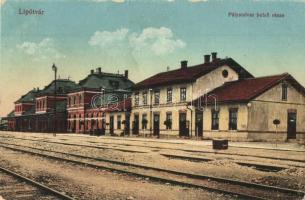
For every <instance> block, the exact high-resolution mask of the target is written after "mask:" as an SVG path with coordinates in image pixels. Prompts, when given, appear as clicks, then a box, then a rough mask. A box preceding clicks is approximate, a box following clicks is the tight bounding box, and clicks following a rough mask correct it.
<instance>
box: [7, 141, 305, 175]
mask: <svg viewBox="0 0 305 200" xmlns="http://www.w3.org/2000/svg"><path fill="white" fill-rule="evenodd" d="M12 138H13V139H17V140H28V141H34V142H44V143H50V144H60V145H67V146H76V147H89V148H95V149H114V150H117V149H119V151H125V152H134V153H146V152H144V151H135V150H125V149H121V148H112V147H105V146H94V145H83V144H73V143H66V142H54V141H46V140H34V139H27V138H15V137H12ZM93 143H95V142H93ZM124 145H125V146H138V145H129V144H127V145H126V144H124ZM143 147H144V146H143ZM148 148H151V147H149V146H148ZM154 148H155V147H154ZM156 148H158V147H156ZM160 148H161V149H162V147H160ZM163 149H165V148H163ZM166 149H172V148H166ZM184 151H187V150H184ZM220 153H221V152H220ZM160 155H163V156H165V157H168V158H170V159H180V160H188V161H192V162H209V161H213V160H214V159H212V158H202V157H194V156H180V155H174V154H165V153H160ZM268 158H269V157H268ZM275 159H276V158H275ZM285 160H286V159H285ZM291 160H292V159H290V161H291ZM293 161H294V162H300V160H297V161H296V160H293ZM234 162H235V163H236V164H238V165H241V166H246V167H252V168H254V169H256V170H259V171H265V172H278V171H281V170H284V169H287V167H284V166H278V165H265V164H258V163H253V162H241V161H234ZM304 163H305V161H304ZM289 166H292V167H301V166H299V165H293V164H289Z"/></svg>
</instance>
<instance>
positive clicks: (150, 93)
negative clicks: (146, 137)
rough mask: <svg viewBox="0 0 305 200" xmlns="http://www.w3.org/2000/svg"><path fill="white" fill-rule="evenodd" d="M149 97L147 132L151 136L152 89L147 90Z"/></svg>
mask: <svg viewBox="0 0 305 200" xmlns="http://www.w3.org/2000/svg"><path fill="white" fill-rule="evenodd" d="M149 95H150V106H149V110H150V111H149V115H150V116H149V118H150V120H149V131H150V136H152V89H149Z"/></svg>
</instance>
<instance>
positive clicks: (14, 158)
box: [0, 148, 232, 200]
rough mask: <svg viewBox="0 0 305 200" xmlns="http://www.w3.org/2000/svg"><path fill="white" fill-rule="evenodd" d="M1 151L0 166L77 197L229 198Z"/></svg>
mask: <svg viewBox="0 0 305 200" xmlns="http://www.w3.org/2000/svg"><path fill="white" fill-rule="evenodd" d="M0 150H1V152H2V153H3V154H2V156H1V158H0V165H2V166H9V167H10V168H12V169H14V170H16V171H18V172H20V173H22V174H23V175H25V176H28V177H31V178H34V179H35V180H36V181H39V182H42V183H44V184H47V185H49V186H51V187H53V188H56V189H59V190H62V191H65V193H66V194H68V195H71V196H74V197H77V199H86V200H87V199H117V200H119V199H122V200H123V199H126V200H127V199H128V200H132V199H143V200H154V199H156V200H157V199H173V200H174V199H219V200H221V199H232V197H228V196H224V195H221V194H215V193H210V192H207V191H204V190H199V189H190V188H184V187H179V186H171V185H167V184H158V183H152V182H150V181H149V180H145V179H140V178H135V177H131V176H127V175H122V174H116V173H113V172H108V171H105V170H96V169H91V168H84V167H79V166H76V165H71V164H67V163H60V162H55V161H52V160H48V159H44V158H38V157H35V156H29V155H26V154H21V153H16V152H13V151H10V150H6V149H3V148H0Z"/></svg>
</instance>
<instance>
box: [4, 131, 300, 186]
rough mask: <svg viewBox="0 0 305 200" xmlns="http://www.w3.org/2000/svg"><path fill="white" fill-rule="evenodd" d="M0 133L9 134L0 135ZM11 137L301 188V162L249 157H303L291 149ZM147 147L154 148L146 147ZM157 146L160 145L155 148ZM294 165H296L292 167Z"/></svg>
mask: <svg viewBox="0 0 305 200" xmlns="http://www.w3.org/2000/svg"><path fill="white" fill-rule="evenodd" d="M0 135H9V134H3V133H1V134H0ZM13 136H14V137H26V138H31V139H35V140H36V139H37V140H39V139H45V140H47V139H48V140H50V141H51V140H52V141H58V142H66V143H75V144H86V145H95V146H97V145H98V146H104V147H111V148H114V149H93V148H85V147H75V146H65V145H60V144H48V143H41V142H33V141H21V140H10V139H2V138H1V141H3V142H6V141H7V142H10V143H15V144H22V145H27V146H32V147H37V148H43V149H50V150H56V151H63V152H69V153H76V154H81V155H86V156H92V157H102V158H107V159H111V160H118V161H124V162H130V163H137V164H143V165H148V166H153V167H160V168H166V169H172V170H178V171H183V172H190V173H196V174H202V175H211V176H217V177H223V178H233V179H239V180H244V181H250V182H255V183H262V184H267V185H273V186H281V187H288V188H291V189H299V190H305V179H304V171H305V163H299V162H292V161H279V160H274V159H265V158H256V157H253V156H270V157H273V158H290V159H298V160H305V153H304V152H295V151H276V150H266V149H251V148H249V149H246V148H237V147H230V148H229V149H228V150H226V151H221V152H225V153H229V154H231V155H221V154H214V153H198V152H196V153H191V152H185V151H181V150H174V148H179V149H186V150H197V151H208V152H215V151H214V150H212V149H211V147H210V146H206V145H202V146H198V145H190V144H184V143H182V144H176V143H173V142H170V141H166V140H158V141H157V142H152V141H149V140H144V141H142V140H141V141H131V140H122V139H121V138H119V139H117V138H113V139H111V138H107V137H105V138H104V137H88V136H81V137H76V136H72V137H69V135H57V137H53V136H52V135H48V134H29V133H17V134H15V133H14V134H13ZM126 145H140V146H144V147H139V146H126ZM150 146H153V147H156V148H150ZM157 147H160V148H159V149H157ZM115 148H120V149H128V150H138V151H145V152H147V153H128V152H121V151H117V150H115ZM162 148H172V149H162ZM160 153H166V154H175V155H183V156H196V157H203V158H212V159H214V160H213V161H209V162H191V161H186V160H177V159H169V158H166V157H164V156H162V155H160ZM215 153H217V152H215ZM235 154H244V155H248V156H237V155H235ZM234 161H244V162H246V161H247V162H252V163H258V164H259V163H260V164H265V165H267V164H273V165H279V166H284V167H287V169H286V170H282V171H279V172H263V171H259V170H256V169H254V168H251V167H246V166H240V165H238V164H236V163H235V162H234ZM295 165H297V166H300V167H295Z"/></svg>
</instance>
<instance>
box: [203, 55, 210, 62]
mask: <svg viewBox="0 0 305 200" xmlns="http://www.w3.org/2000/svg"><path fill="white" fill-rule="evenodd" d="M210 57H211V56H210V55H204V63H209V62H210Z"/></svg>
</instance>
